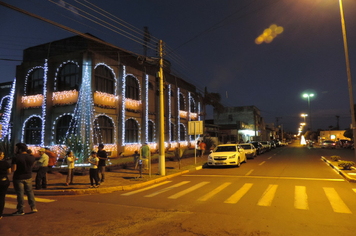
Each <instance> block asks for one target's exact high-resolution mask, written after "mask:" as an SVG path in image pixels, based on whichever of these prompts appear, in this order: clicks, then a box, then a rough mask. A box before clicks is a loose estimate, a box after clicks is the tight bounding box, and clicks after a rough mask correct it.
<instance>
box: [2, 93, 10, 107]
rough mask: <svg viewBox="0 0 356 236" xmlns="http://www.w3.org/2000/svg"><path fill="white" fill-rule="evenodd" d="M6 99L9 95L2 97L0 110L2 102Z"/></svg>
mask: <svg viewBox="0 0 356 236" xmlns="http://www.w3.org/2000/svg"><path fill="white" fill-rule="evenodd" d="M6 98H10V95H6V96H4V97H3V98H1V102H0V108H2V104H3V102H4V100H5V99H6Z"/></svg>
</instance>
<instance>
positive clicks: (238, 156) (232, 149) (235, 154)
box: [208, 144, 246, 166]
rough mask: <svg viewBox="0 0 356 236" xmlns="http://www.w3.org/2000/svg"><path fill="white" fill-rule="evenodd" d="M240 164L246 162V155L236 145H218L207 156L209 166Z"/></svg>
mask: <svg viewBox="0 0 356 236" xmlns="http://www.w3.org/2000/svg"><path fill="white" fill-rule="evenodd" d="M242 162H246V154H245V151H244V149H243V148H241V147H239V146H238V145H237V144H223V145H219V146H217V147H216V148H215V149H214V151H212V152H211V153H210V154H209V156H208V165H209V166H227V165H233V166H240V165H241V163H242Z"/></svg>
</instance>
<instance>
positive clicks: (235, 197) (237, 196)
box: [224, 183, 253, 204]
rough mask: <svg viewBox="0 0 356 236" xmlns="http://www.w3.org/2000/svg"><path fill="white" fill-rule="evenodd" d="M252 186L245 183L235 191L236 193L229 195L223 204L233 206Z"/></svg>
mask: <svg viewBox="0 0 356 236" xmlns="http://www.w3.org/2000/svg"><path fill="white" fill-rule="evenodd" d="M252 185H253V184H251V183H246V184H244V186H242V187H241V188H240V189H239V190H237V192H236V193H234V194H233V195H231V197H229V198H228V199H227V200H225V201H224V203H230V204H235V203H237V202H238V201H239V200H240V199H241V198H242V197H243V196H244V195H245V194H246V193H247V191H248V190H250V188H251V187H252Z"/></svg>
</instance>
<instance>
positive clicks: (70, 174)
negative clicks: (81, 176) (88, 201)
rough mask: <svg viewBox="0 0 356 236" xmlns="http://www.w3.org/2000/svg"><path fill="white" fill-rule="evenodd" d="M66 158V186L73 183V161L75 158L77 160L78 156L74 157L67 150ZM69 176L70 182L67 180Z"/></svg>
mask: <svg viewBox="0 0 356 236" xmlns="http://www.w3.org/2000/svg"><path fill="white" fill-rule="evenodd" d="M66 160H67V165H68V175H67V183H66V185H67V186H68V185H70V184H73V176H74V162H75V160H78V158H75V156H74V155H73V152H72V151H68V152H67V158H66ZM69 178H70V182H69Z"/></svg>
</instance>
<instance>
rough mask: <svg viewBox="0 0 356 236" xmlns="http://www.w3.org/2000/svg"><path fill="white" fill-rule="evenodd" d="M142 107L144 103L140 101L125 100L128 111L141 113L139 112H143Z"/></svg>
mask: <svg viewBox="0 0 356 236" xmlns="http://www.w3.org/2000/svg"><path fill="white" fill-rule="evenodd" d="M141 105H142V103H141V101H139V100H133V99H131V98H126V99H125V106H126V108H127V109H131V110H135V111H139V110H141V107H142V106H141Z"/></svg>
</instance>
